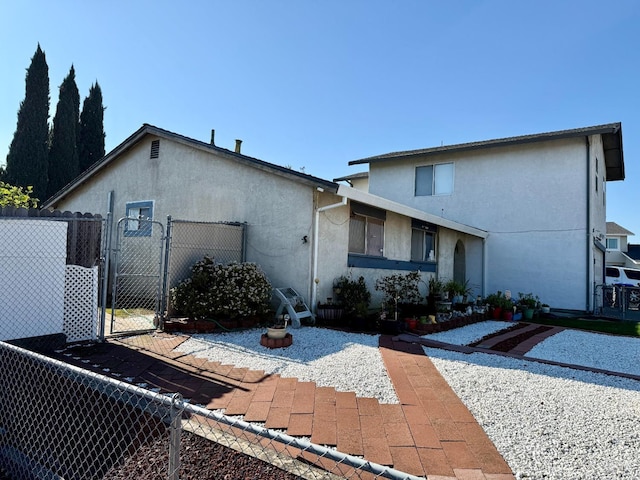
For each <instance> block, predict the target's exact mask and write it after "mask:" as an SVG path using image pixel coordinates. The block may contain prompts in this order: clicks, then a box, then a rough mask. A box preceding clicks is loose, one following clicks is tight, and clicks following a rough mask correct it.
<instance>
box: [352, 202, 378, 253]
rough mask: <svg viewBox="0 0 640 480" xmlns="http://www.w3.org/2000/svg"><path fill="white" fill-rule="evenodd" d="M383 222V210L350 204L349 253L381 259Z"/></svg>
mask: <svg viewBox="0 0 640 480" xmlns="http://www.w3.org/2000/svg"><path fill="white" fill-rule="evenodd" d="M385 220H386V212H385V211H384V210H379V209H377V208H373V207H369V206H368V205H363V204H358V203H355V202H354V203H352V205H351V219H350V220H349V253H360V254H362V255H371V256H376V257H382V256H383V255H384V221H385Z"/></svg>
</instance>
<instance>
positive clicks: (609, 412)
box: [425, 322, 640, 480]
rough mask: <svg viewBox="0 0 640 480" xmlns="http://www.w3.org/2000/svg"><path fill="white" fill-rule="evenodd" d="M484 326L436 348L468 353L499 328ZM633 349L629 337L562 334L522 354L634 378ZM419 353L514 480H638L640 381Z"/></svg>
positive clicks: (452, 335)
mask: <svg viewBox="0 0 640 480" xmlns="http://www.w3.org/2000/svg"><path fill="white" fill-rule="evenodd" d="M491 323H500V322H484V323H482V324H478V325H471V326H469V327H464V328H461V329H458V330H455V331H450V332H444V334H448V340H444V339H443V336H444V334H438V335H441V336H440V338H437V339H438V340H440V341H450V343H457V344H466V343H469V341H473V340H475V339H476V338H475V337H476V336H477V335H481V336H482V335H487V334H489V333H492V332H491V331H490V330H493V331H495V329H499V328H498V327H499V326H498V325H489V324H491ZM478 330H481V331H478ZM428 338H436V336H435V335H433V336H429V337H428ZM469 339H472V340H469ZM638 348H640V339H636V338H625V337H615V336H610V335H602V334H594V333H586V332H576V331H566V332H563V333H561V334H558V335H556V336H554V337H550V338H549V339H547V340H545V341H544V342H542V343H541V344H539V345H538V346H536V347H535V348H534V349H533V350H532V351H531V352H530V353H529V355H530V356H532V357H537V358H544V359H548V360H556V361H561V362H567V363H579V364H582V365H590V366H597V368H603V369H609V370H616V371H622V372H627V373H636V372H637V368H638V365H637V364H638V359H639V356H638ZM425 352H426V353H427V355H429V357H430V358H431V359H432V361H433V362H434V364H435V365H436V367H437V368H438V370H439V371H440V373H441V374H442V375H443V376H444V377H445V379H446V380H447V381H448V382H449V384H450V385H451V387H452V388H453V389H454V390H455V392H456V393H457V394H458V396H459V397H460V398H461V399H462V401H463V402H464V403H465V404H466V405H467V407H468V408H469V409H470V410H471V411H472V413H473V414H474V416H475V417H476V419H477V420H478V422H479V423H480V425H482V427H483V428H484V429H485V431H486V432H487V434H488V435H489V437H490V438H491V440H492V441H493V442H494V444H495V445H496V447H497V448H498V450H499V451H500V453H501V454H502V455H503V456H504V458H505V459H506V461H507V463H508V464H509V466H511V468H512V469H513V471H514V473H515V474H516V478H523V479H524V478H526V479H558V480H560V479H562V480H567V479H636V478H639V475H640V427H639V425H640V382H638V381H635V380H629V379H624V378H618V377H614V376H608V375H603V374H597V373H592V372H584V371H578V370H573V369H570V368H562V367H556V366H551V365H544V364H541V363H536V362H527V361H522V360H515V359H510V358H505V357H501V356H498V355H489V354H481V353H478V354H472V355H464V354H459V353H454V352H448V351H444V350H439V349H431V348H426V349H425Z"/></svg>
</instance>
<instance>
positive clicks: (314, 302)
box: [311, 188, 347, 314]
mask: <svg viewBox="0 0 640 480" xmlns="http://www.w3.org/2000/svg"><path fill="white" fill-rule="evenodd" d="M323 191H324V190H322V189H321V188H318V192H320V193H322V192H323ZM346 205H347V197H342V201H340V202H338V203H332V204H331V205H325V206H324V207H318V208H316V214H315V219H314V225H313V271H312V275H311V276H312V283H311V312H313V313H314V314H315V313H316V310H317V303H318V301H317V300H318V298H317V297H318V283H319V279H318V249H319V246H318V242H319V238H320V233H319V231H318V230H319V226H320V213H322V212H326V211H327V210H331V209H333V208H339V207H344V206H346Z"/></svg>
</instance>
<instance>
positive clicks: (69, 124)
mask: <svg viewBox="0 0 640 480" xmlns="http://www.w3.org/2000/svg"><path fill="white" fill-rule="evenodd" d="M79 109H80V95H79V93H78V87H77V85H76V72H75V69H74V68H73V65H72V66H71V69H70V70H69V74H68V75H67V76H66V77H65V79H64V81H63V82H62V85H60V96H59V98H58V105H57V107H56V115H55V117H53V135H52V137H51V148H50V149H49V184H48V189H47V195H48V196H51V195H53V194H54V193H56V192H57V191H58V190H60V189H61V188H62V187H64V186H65V185H66V184H67V183H69V182H70V181H71V180H73V179H74V178H75V177H76V176H77V175H78V173H79V172H78V125H79V119H78V111H79Z"/></svg>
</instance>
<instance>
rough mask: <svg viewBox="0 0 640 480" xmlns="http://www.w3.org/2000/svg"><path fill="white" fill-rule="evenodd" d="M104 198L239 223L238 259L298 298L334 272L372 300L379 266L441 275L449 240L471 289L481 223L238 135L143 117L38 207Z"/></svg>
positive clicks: (121, 210)
mask: <svg viewBox="0 0 640 480" xmlns="http://www.w3.org/2000/svg"><path fill="white" fill-rule="evenodd" d="M212 138H213V135H212ZM108 198H109V199H110V200H111V202H112V207H111V208H112V209H113V210H112V214H113V218H114V219H118V218H120V217H125V216H136V217H137V216H139V215H142V216H143V217H145V218H152V219H154V220H158V221H160V222H164V220H165V219H166V218H167V216H168V215H171V216H172V217H173V218H177V219H183V220H195V221H233V222H243V223H246V225H247V239H246V255H245V258H246V260H247V261H250V262H255V263H257V264H259V265H260V266H261V267H262V269H263V270H264V271H265V273H266V274H267V276H268V277H269V279H270V281H271V283H272V284H273V285H274V286H275V287H293V288H295V289H296V290H297V291H298V292H299V293H301V294H303V295H304V296H305V298H306V300H307V302H308V304H309V305H310V306H314V305H316V303H317V302H318V300H319V299H322V300H324V299H326V298H327V297H330V296H331V295H332V288H333V281H334V279H335V278H337V277H339V276H341V275H351V276H353V277H354V278H357V277H359V276H360V275H362V276H364V277H365V279H366V281H367V283H368V286H369V288H370V290H371V292H372V294H373V295H374V302H375V301H376V300H377V299H376V298H375V295H376V292H375V290H374V284H375V280H376V279H377V278H379V277H380V276H383V275H388V274H390V273H394V272H402V271H409V270H411V271H415V270H420V271H421V272H422V273H423V277H424V279H425V280H427V279H428V278H427V277H428V276H430V275H436V274H437V275H439V276H441V277H449V278H450V277H452V276H453V269H454V263H455V262H456V261H457V262H458V263H459V262H460V259H459V258H458V260H456V259H454V253H453V252H454V250H455V246H456V244H459V243H460V242H462V244H464V245H465V246H466V257H465V258H466V259H465V261H466V265H467V271H468V275H467V276H468V277H469V278H470V279H471V282H470V283H471V285H472V287H473V288H474V289H475V290H476V292H475V293H477V294H480V293H482V291H483V285H482V282H483V274H484V273H485V272H484V265H483V260H484V256H483V243H484V241H485V239H486V237H487V233H486V232H485V231H484V230H482V229H479V228H476V227H471V226H468V225H467V224H465V223H464V222H456V221H454V220H452V219H451V218H446V217H443V216H441V215H438V214H433V213H432V212H429V211H427V210H426V209H423V208H416V207H415V206H411V205H410V203H399V202H396V201H393V199H392V198H390V197H386V198H385V197H383V196H378V195H375V194H372V193H368V192H366V191H362V190H358V189H355V188H352V187H350V186H346V185H343V184H339V183H336V182H333V181H329V180H323V179H321V178H317V177H313V176H311V175H306V174H304V173H301V172H297V171H294V170H291V169H289V168H286V167H282V166H279V165H276V164H273V163H269V162H265V161H263V160H259V159H256V158H252V157H248V156H246V155H243V154H242V153H240V148H239V144H237V145H236V150H235V151H231V150H228V149H225V148H221V147H219V146H216V145H215V144H214V143H213V141H211V142H208V143H207V142H202V141H199V140H195V139H192V138H188V137H185V136H182V135H179V134H176V133H173V132H170V131H167V130H164V129H161V128H158V127H154V126H152V125H148V124H145V125H143V126H142V127H141V128H140V129H138V130H137V131H136V132H134V133H133V134H132V135H131V136H130V137H129V138H127V139H126V140H125V141H124V142H122V143H121V144H120V145H118V146H117V147H116V148H115V149H113V150H112V151H111V152H109V153H108V154H107V155H105V156H104V157H103V158H102V159H101V160H99V161H98V162H96V163H95V164H94V165H92V166H91V167H90V168H89V169H88V170H87V171H85V172H84V173H82V174H81V175H80V176H79V177H78V178H76V179H75V180H74V181H73V182H71V183H70V184H69V185H67V186H66V187H64V188H63V189H62V190H61V191H60V192H58V193H56V194H55V195H54V196H53V197H52V198H50V199H48V200H47V202H46V203H45V204H44V205H43V207H45V208H55V209H59V210H70V211H81V212H91V213H96V214H101V215H103V216H106V214H107V210H108V209H109V207H108V201H107V199H108ZM456 258H457V257H456ZM425 293H426V292H425Z"/></svg>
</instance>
